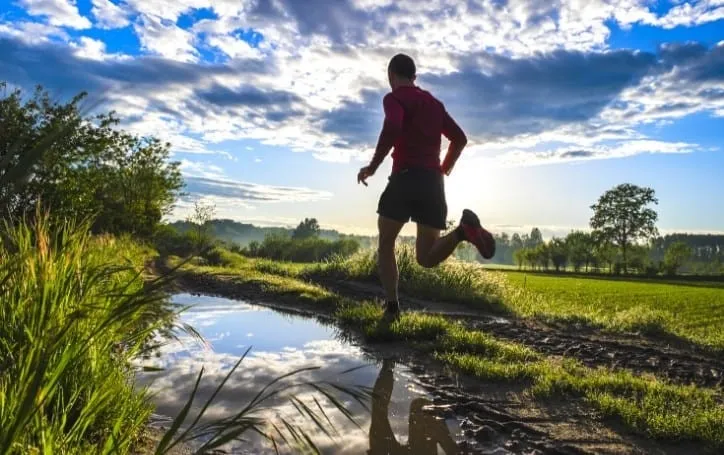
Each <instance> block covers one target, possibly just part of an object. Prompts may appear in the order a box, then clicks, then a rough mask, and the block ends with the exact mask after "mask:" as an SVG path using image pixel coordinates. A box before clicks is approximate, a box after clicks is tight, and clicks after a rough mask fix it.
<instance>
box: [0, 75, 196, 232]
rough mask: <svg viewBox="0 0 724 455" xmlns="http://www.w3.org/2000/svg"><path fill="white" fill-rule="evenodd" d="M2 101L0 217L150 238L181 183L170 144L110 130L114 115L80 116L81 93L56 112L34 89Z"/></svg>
mask: <svg viewBox="0 0 724 455" xmlns="http://www.w3.org/2000/svg"><path fill="white" fill-rule="evenodd" d="M23 99H24V94H23V93H22V92H21V91H20V90H14V91H12V92H11V93H10V94H8V95H6V96H4V97H3V98H1V99H0V175H3V176H5V177H4V178H6V177H8V176H12V184H5V185H3V186H2V189H1V190H0V204H1V206H0V210H2V211H3V212H4V213H9V214H13V215H15V216H16V217H22V216H31V215H33V213H34V211H35V208H36V206H37V205H38V203H39V204H41V206H42V207H43V208H46V209H49V210H50V212H51V213H52V215H53V216H54V217H55V218H57V219H60V220H66V219H71V220H72V219H75V220H81V219H91V218H92V219H93V220H94V221H93V224H92V229H93V231H94V232H107V233H123V232H129V233H132V234H134V235H137V236H143V237H150V236H151V235H152V234H153V232H154V229H155V227H156V225H157V224H158V223H159V222H160V220H161V219H162V217H163V216H164V215H167V214H168V213H170V210H171V208H172V205H173V203H174V201H175V199H176V197H177V195H178V194H179V193H178V192H179V190H180V188H181V187H182V185H183V183H182V180H181V174H180V171H179V169H178V163H176V162H170V163H169V162H168V157H169V144H162V143H161V142H160V141H158V140H157V139H155V138H139V137H136V136H133V135H130V134H128V133H125V132H123V131H119V130H117V129H114V128H113V127H114V126H115V125H117V124H118V119H117V118H116V117H115V116H114V115H113V113H107V114H99V115H96V116H93V117H87V116H84V114H83V111H82V108H81V102H82V101H83V100H84V99H85V94H84V93H81V94H79V95H77V96H75V97H74V98H73V99H71V100H70V101H69V102H68V103H65V104H62V103H57V102H53V101H52V100H51V99H50V97H49V96H48V94H47V93H46V92H44V91H42V89H41V88H40V87H39V88H38V89H37V90H36V91H35V93H34V94H33V96H32V97H30V98H29V99H27V100H25V101H23Z"/></svg>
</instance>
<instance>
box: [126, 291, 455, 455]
mask: <svg viewBox="0 0 724 455" xmlns="http://www.w3.org/2000/svg"><path fill="white" fill-rule="evenodd" d="M173 300H174V302H176V303H178V304H182V305H193V307H192V308H191V309H189V310H187V311H186V312H185V313H183V316H182V321H183V322H185V323H187V324H190V325H191V326H193V327H194V328H195V329H196V330H198V331H199V332H200V333H201V334H202V335H203V336H204V338H205V339H206V341H207V342H208V344H207V345H206V346H204V345H201V344H199V343H198V342H195V341H194V340H193V339H192V338H191V337H188V336H183V335H182V336H181V339H180V341H179V342H172V343H170V344H168V345H167V346H164V347H163V348H162V349H161V350H160V352H159V356H158V357H156V358H153V359H150V360H149V361H147V362H145V365H151V366H155V367H161V368H163V371H161V372H153V373H143V374H142V375H141V376H140V377H139V379H138V380H139V382H140V383H142V384H145V385H150V388H151V390H152V391H153V392H154V394H155V396H154V402H155V404H156V413H157V414H158V415H157V416H156V419H155V420H156V422H163V421H164V419H168V418H171V417H174V416H176V415H177V414H178V412H179V410H180V409H181V408H182V407H183V406H184V405H185V403H186V400H187V397H188V395H189V392H190V391H191V389H192V387H193V384H194V381H195V379H196V376H197V375H198V373H199V371H200V370H201V368H202V367H203V368H204V377H203V379H202V381H201V385H200V387H199V394H198V397H197V399H196V403H199V406H198V407H196V409H195V411H192V415H194V416H195V412H198V409H199V407H200V406H201V405H202V404H203V403H205V402H206V400H207V399H208V398H209V397H210V396H211V394H212V393H213V392H214V389H215V387H216V385H217V384H218V383H219V382H220V381H221V380H222V378H223V377H224V376H225V375H226V374H227V373H228V371H229V369H230V368H231V367H232V366H233V365H234V363H235V362H236V361H237V360H238V359H239V358H240V357H241V356H242V355H243V354H244V352H246V351H247V350H248V349H251V350H250V351H249V353H248V356H247V357H246V358H245V359H244V360H243V362H242V363H241V366H240V367H239V369H238V370H237V371H236V372H235V373H234V375H233V376H231V378H230V379H229V381H228V382H227V384H226V386H225V387H224V389H223V390H222V392H221V393H220V394H219V395H218V396H217V397H216V399H215V400H214V402H213V404H212V406H211V407H210V408H209V410H208V411H207V413H206V415H207V418H208V419H215V418H220V417H223V416H228V415H230V414H234V413H236V412H238V411H239V410H240V409H242V408H243V407H244V406H246V405H247V404H248V403H249V401H250V400H251V399H252V398H253V396H254V395H255V394H256V393H257V392H258V391H259V390H261V389H262V388H263V387H264V386H265V385H266V384H268V383H269V382H270V381H272V380H273V379H274V378H276V377H278V376H281V375H283V374H286V373H289V372H291V371H293V370H297V369H300V368H307V367H319V369H318V370H314V371H307V372H304V373H302V374H300V375H297V376H294V377H293V378H292V379H291V380H290V381H288V382H287V383H293V382H299V381H302V380H311V381H324V380H328V381H331V382H334V383H335V384H339V385H344V386H347V387H349V386H362V387H367V388H369V390H370V391H374V393H375V396H376V397H377V398H375V399H370V400H369V402H368V406H369V409H368V410H365V409H364V408H363V407H362V406H361V405H359V404H358V403H356V402H355V401H354V400H352V399H350V398H349V397H345V396H344V395H338V396H339V397H340V398H343V399H344V402H345V404H346V405H348V407H349V409H350V410H351V411H352V413H353V415H354V418H355V420H356V421H357V423H358V424H359V428H358V427H357V426H355V425H354V424H353V423H352V422H350V421H349V420H348V419H347V418H345V417H344V416H343V415H342V413H340V412H339V411H338V410H336V409H334V407H333V406H332V405H331V403H329V402H328V401H326V400H320V403H321V404H322V406H323V407H324V409H325V411H326V412H327V414H328V416H329V418H330V420H331V421H332V424H333V425H334V427H335V429H336V430H337V431H338V433H339V435H338V436H334V437H332V438H329V437H327V436H326V435H324V434H323V433H321V432H320V431H318V430H317V429H316V428H315V427H314V425H312V424H311V421H310V420H308V419H303V418H301V417H300V416H299V414H298V413H297V412H296V410H295V408H294V407H293V405H292V404H291V403H290V402H289V401H288V400H286V399H279V400H274V401H271V402H269V403H268V404H267V406H265V407H266V409H264V410H263V412H262V413H261V414H257V415H259V416H262V415H263V416H266V417H268V418H270V419H272V420H274V421H276V422H277V423H278V422H279V420H278V418H279V416H284V417H285V418H287V419H290V420H291V421H293V422H294V423H295V424H297V425H302V426H303V427H304V428H305V430H306V431H308V432H309V434H310V435H311V436H312V437H313V439H314V441H315V443H316V444H317V445H318V447H319V448H320V449H321V450H322V452H323V453H329V454H347V453H349V454H367V453H369V454H396V453H411V454H419V455H426V454H437V453H441V454H442V453H449V454H452V453H459V450H458V448H457V443H458V442H459V441H460V440H462V439H463V438H464V436H463V433H462V431H461V429H460V426H459V425H458V422H459V419H457V418H455V417H454V416H452V417H451V416H448V418H447V419H445V418H442V417H440V416H437V415H435V414H434V413H433V412H428V411H426V410H425V409H424V408H425V407H426V406H428V405H431V404H432V397H431V396H429V395H428V394H427V393H426V391H425V389H423V388H422V387H421V386H420V383H419V381H418V379H417V377H416V376H415V374H413V373H412V372H411V371H410V369H408V368H407V367H405V366H404V365H401V364H396V363H395V362H393V361H391V360H381V359H375V358H370V357H369V356H368V355H367V354H365V353H364V352H363V351H362V350H361V349H360V348H359V347H357V346H354V345H352V344H350V343H348V342H346V341H343V340H342V339H341V337H340V336H339V334H338V332H337V331H336V330H335V328H333V327H329V326H325V325H323V324H321V323H319V322H317V321H315V320H313V319H309V318H302V317H297V316H289V315H284V314H281V313H278V312H275V311H273V310H270V309H268V308H265V307H262V306H256V305H250V304H246V303H243V302H239V301H234V300H228V299H223V298H216V297H208V296H193V295H190V294H178V295H175V296H174V297H173ZM355 368H357V369H355ZM350 369H354V371H351V372H349V370H350ZM295 392H296V393H297V394H298V396H299V397H300V398H302V399H304V400H305V402H306V403H308V404H310V405H314V402H313V401H312V399H313V398H312V397H313V396H316V397H318V398H321V396H320V395H318V394H312V393H311V392H309V389H296V390H295ZM275 419H276V420H275ZM202 421H203V419H202ZM246 437H248V438H249V441H248V442H246V443H243V444H240V443H235V444H233V445H227V446H225V447H224V450H225V451H226V452H227V453H273V449H272V448H271V447H270V446H269V444H268V443H267V442H265V441H264V440H262V439H261V438H260V437H255V436H253V435H252V434H248V435H246Z"/></svg>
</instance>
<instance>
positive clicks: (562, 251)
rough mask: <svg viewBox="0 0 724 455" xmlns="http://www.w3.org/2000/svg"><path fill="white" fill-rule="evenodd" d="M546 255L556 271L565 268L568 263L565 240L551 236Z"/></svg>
mask: <svg viewBox="0 0 724 455" xmlns="http://www.w3.org/2000/svg"><path fill="white" fill-rule="evenodd" d="M548 255H549V257H550V259H551V262H552V263H553V267H555V269H556V272H560V271H561V269H565V268H566V264H567V263H568V246H567V245H566V242H565V240H563V239H558V238H553V239H551V241H550V243H549V244H548Z"/></svg>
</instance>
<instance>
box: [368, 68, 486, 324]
mask: <svg viewBox="0 0 724 455" xmlns="http://www.w3.org/2000/svg"><path fill="white" fill-rule="evenodd" d="M387 77H388V80H389V83H390V87H391V88H392V91H391V92H390V93H388V94H387V95H385V97H384V99H383V107H384V111H385V119H384V123H383V127H382V131H381V132H380V136H379V139H378V142H377V148H376V149H375V154H374V156H373V158H372V161H371V162H370V164H369V165H368V166H365V167H363V168H362V169H360V171H359V173H358V174H357V183H362V184H364V185H365V186H366V185H367V178H369V177H371V176H373V175H374V174H375V172H376V171H377V168H378V167H379V166H380V164H381V163H382V161H383V160H384V159H385V157H386V156H387V154H388V153H389V151H390V149H391V148H393V147H394V151H393V152H392V174H391V175H390V177H389V181H388V183H387V187H386V188H385V190H384V192H383V193H382V195H381V196H380V200H379V204H378V208H377V213H378V215H379V218H378V222H377V224H378V231H379V245H378V266H379V273H380V279H381V281H382V287H383V288H384V290H385V294H386V305H385V307H386V308H385V312H386V313H387V315H388V316H392V317H396V316H397V315H399V313H400V304H399V300H398V295H397V285H398V281H399V272H398V270H397V261H396V258H395V242H396V240H397V236H398V235H399V233H400V230H402V227H403V226H404V225H405V223H407V222H408V221H410V220H412V221H413V222H414V223H416V224H417V242H416V256H417V262H418V263H419V264H420V265H421V266H423V267H428V268H430V267H435V266H437V265H438V264H440V263H441V262H443V261H444V260H445V259H447V258H448V257H449V256H450V255H451V254H452V253H453V252H454V251H455V248H456V247H457V246H458V244H459V243H460V242H462V241H468V242H470V243H472V244H473V245H475V247H476V248H477V249H478V251H479V252H480V254H481V255H482V256H483V257H484V258H486V259H490V258H492V257H493V255H494V254H495V240H494V239H493V236H492V235H491V234H490V232H488V231H487V230H485V229H484V228H483V227H482V226H481V225H480V220H479V219H478V217H477V215H476V214H475V213H473V212H472V211H471V210H468V209H465V210H463V213H462V217H461V219H460V223H459V225H458V226H457V228H456V229H455V230H454V231H452V232H450V233H449V234H447V235H446V236H444V237H440V233H441V231H443V230H444V229H445V228H446V224H447V202H446V200H445V187H444V176H445V175H450V172H451V171H452V169H453V167H454V166H455V162H456V161H457V159H458V158H459V157H460V154H461V152H462V150H463V148H464V147H465V145H466V144H467V138H466V136H465V133H463V131H462V130H461V129H460V127H459V126H458V125H457V123H455V121H454V120H453V119H452V117H450V115H449V114H448V113H447V111H446V110H445V106H444V105H443V104H442V103H441V102H440V101H438V100H437V99H436V98H435V97H433V96H432V95H431V94H430V93H429V92H427V91H425V90H422V89H420V88H419V87H417V86H416V85H415V79H416V68H415V62H414V61H413V60H412V58H410V57H409V56H407V55H404V54H398V55H395V56H394V57H393V58H392V59H391V60H390V63H389V66H388V68H387ZM441 135H445V137H447V138H448V139H449V140H450V146H449V147H448V150H447V154H446V155H445V158H444V160H443V161H442V163H441V162H440V146H441Z"/></svg>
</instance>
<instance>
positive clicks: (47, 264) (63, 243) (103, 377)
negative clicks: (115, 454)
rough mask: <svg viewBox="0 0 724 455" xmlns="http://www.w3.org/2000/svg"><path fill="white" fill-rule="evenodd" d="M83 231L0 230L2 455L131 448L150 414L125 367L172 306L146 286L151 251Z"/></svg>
mask: <svg viewBox="0 0 724 455" xmlns="http://www.w3.org/2000/svg"><path fill="white" fill-rule="evenodd" d="M85 227H86V226H81V227H80V228H79V229H74V228H72V227H65V228H62V229H60V230H58V231H51V230H50V228H49V225H48V223H45V222H43V221H41V222H39V223H38V224H37V225H36V226H35V227H34V228H31V227H29V226H28V225H24V224H21V225H20V226H18V227H10V226H5V227H4V229H3V235H2V236H0V238H1V239H2V240H1V243H0V327H2V334H1V335H0V359H2V361H1V362H2V367H0V428H2V429H3V431H2V432H1V433H0V453H9V452H10V453H13V452H14V453H26V452H28V451H30V452H32V450H34V448H39V449H42V450H41V451H42V452H43V453H55V452H57V453H109V452H111V451H114V450H117V451H119V452H121V453H125V452H127V451H128V450H129V448H130V447H131V445H132V444H133V442H134V441H135V439H136V437H137V436H138V434H139V432H140V431H141V429H142V428H143V426H144V425H145V423H146V420H147V418H148V416H149V414H150V412H151V411H152V406H151V405H150V402H149V401H148V399H147V396H146V395H145V394H144V393H142V392H141V391H137V390H135V389H134V387H133V385H132V382H131V381H130V379H131V374H132V372H131V370H130V367H129V364H130V360H131V359H132V358H135V357H137V356H138V355H140V354H141V353H143V352H144V351H145V350H146V349H148V348H149V346H150V344H149V341H150V339H151V335H152V334H153V333H154V332H163V331H164V329H165V328H166V327H168V325H170V323H171V317H172V311H171V308H170V306H169V304H167V302H166V300H165V299H161V298H159V295H157V294H154V293H153V292H152V291H149V290H147V289H144V284H143V280H142V279H141V276H140V267H141V265H142V264H143V262H144V260H145V259H146V258H147V257H148V254H149V251H148V250H147V249H144V248H142V247H139V246H138V245H136V244H134V243H133V242H131V241H129V240H127V239H113V238H108V237H104V238H95V239H94V238H92V237H90V236H89V235H87V234H85V233H84V232H86V230H85V229H84V228H85Z"/></svg>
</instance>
